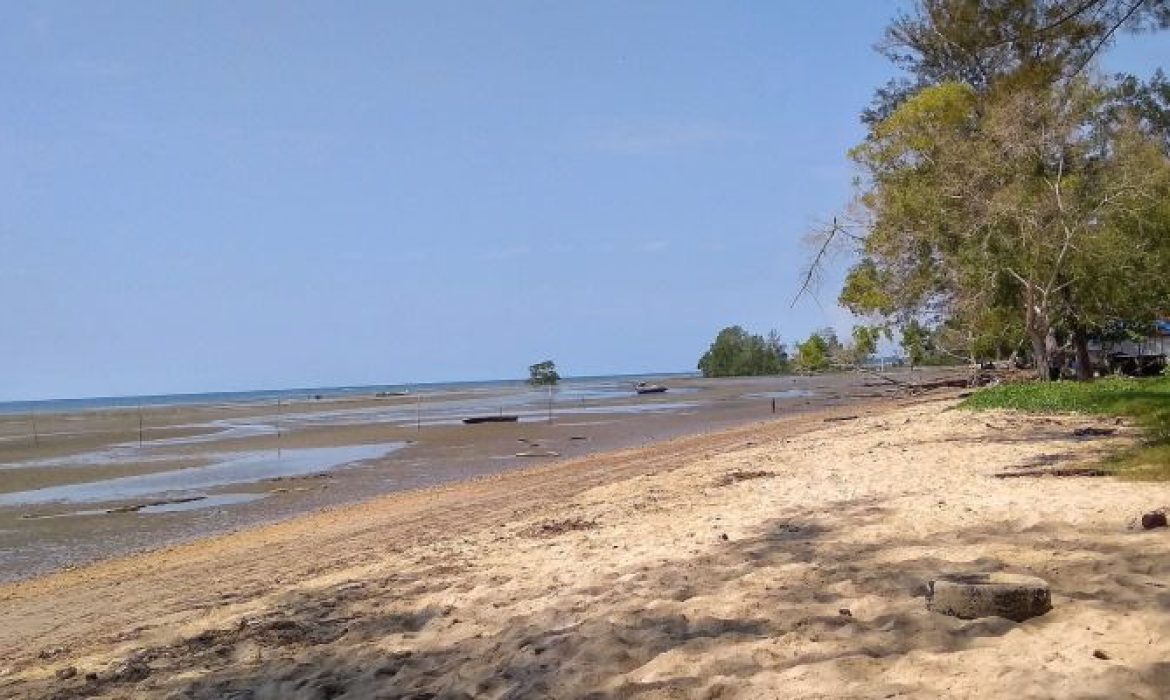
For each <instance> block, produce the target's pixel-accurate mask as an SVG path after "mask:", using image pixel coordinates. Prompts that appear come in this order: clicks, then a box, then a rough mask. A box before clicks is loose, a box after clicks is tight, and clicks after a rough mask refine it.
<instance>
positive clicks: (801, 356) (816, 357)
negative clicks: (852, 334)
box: [796, 329, 837, 372]
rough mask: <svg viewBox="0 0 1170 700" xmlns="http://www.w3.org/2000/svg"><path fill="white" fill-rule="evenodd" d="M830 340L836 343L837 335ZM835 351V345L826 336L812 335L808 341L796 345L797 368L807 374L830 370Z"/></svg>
mask: <svg viewBox="0 0 1170 700" xmlns="http://www.w3.org/2000/svg"><path fill="white" fill-rule="evenodd" d="M830 330H831V329H830ZM830 338H831V339H832V340H833V341H834V343H836V340H837V336H836V334H835V333H834V334H833V335H831V336H830ZM833 350H834V345H831V344H830V343H829V341H828V340H827V339H826V338H825V336H823V335H821V334H820V333H812V334H811V335H809V337H808V339H807V340H805V341H804V342H803V343H797V345H796V366H797V367H799V368H800V369H801V370H803V371H805V372H819V371H821V370H825V369H828V368H829V367H830V366H831V364H832V363H831V359H830V358H831V357H832V352H833Z"/></svg>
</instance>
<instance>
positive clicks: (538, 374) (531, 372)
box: [528, 360, 561, 386]
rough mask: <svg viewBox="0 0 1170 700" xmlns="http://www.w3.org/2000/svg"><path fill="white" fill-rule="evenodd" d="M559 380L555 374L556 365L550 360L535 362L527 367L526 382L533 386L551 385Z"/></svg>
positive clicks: (559, 376) (559, 377) (558, 376)
mask: <svg viewBox="0 0 1170 700" xmlns="http://www.w3.org/2000/svg"><path fill="white" fill-rule="evenodd" d="M559 381H561V375H559V374H557V365H556V363H555V362H553V361H552V360H545V361H544V362H537V363H536V364H534V365H529V367H528V383H529V384H532V385H533V386H551V385H553V384H556V383H557V382H559Z"/></svg>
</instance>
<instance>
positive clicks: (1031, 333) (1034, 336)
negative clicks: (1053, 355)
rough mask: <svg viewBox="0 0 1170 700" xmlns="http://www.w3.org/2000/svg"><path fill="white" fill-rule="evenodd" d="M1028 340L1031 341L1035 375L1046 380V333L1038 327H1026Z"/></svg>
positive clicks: (1047, 377)
mask: <svg viewBox="0 0 1170 700" xmlns="http://www.w3.org/2000/svg"><path fill="white" fill-rule="evenodd" d="M1028 340H1030V341H1032V361H1033V362H1035V363H1036V376H1037V377H1039V378H1040V379H1041V380H1042V381H1048V379H1049V376H1048V333H1047V332H1046V331H1043V330H1040V329H1039V328H1035V327H1029V328H1028Z"/></svg>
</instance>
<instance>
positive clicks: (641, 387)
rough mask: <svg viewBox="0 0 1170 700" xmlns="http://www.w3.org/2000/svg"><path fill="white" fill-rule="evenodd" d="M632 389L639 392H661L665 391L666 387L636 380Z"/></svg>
mask: <svg viewBox="0 0 1170 700" xmlns="http://www.w3.org/2000/svg"><path fill="white" fill-rule="evenodd" d="M634 391H636V392H638V393H639V394H662V393H665V392H666V387H664V386H662V385H661V384H650V383H649V382H638V383H637V384H635V385H634Z"/></svg>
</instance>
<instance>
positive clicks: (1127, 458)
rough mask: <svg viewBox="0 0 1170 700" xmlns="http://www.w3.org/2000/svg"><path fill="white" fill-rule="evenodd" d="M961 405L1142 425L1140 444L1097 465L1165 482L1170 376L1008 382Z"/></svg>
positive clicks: (1169, 473) (1168, 474)
mask: <svg viewBox="0 0 1170 700" xmlns="http://www.w3.org/2000/svg"><path fill="white" fill-rule="evenodd" d="M961 407H962V408H967V409H972V410H987V409H993V408H1006V409H1012V410H1016V411H1025V412H1028V413H1085V414H1090V415H1099V416H1113V417H1121V418H1127V419H1129V420H1131V421H1133V422H1135V423H1137V424H1138V425H1140V426H1142V428H1144V429H1145V433H1146V435H1145V437H1146V439H1145V441H1144V444H1142V445H1141V446H1139V447H1136V448H1134V449H1132V450H1127V451H1125V452H1123V453H1120V454H1118V455H1115V456H1113V457H1110V458H1109V459H1107V460H1106V461H1105V463H1104V464H1103V465H1102V468H1105V469H1108V470H1109V471H1111V472H1113V473H1115V474H1117V475H1118V476H1120V477H1122V478H1126V479H1135V480H1140V481H1170V377H1155V378H1150V379H1130V378H1123V377H1109V378H1106V379H1098V380H1097V381H1093V382H1035V383H1029V384H1007V385H1003V386H996V387H989V388H986V389H982V390H980V391H977V392H976V393H974V394H972V395H971V396H970V397H968V398H967V400H966V401H964V402H963V403H962V405H961Z"/></svg>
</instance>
